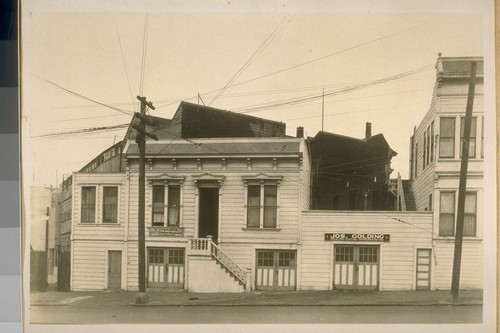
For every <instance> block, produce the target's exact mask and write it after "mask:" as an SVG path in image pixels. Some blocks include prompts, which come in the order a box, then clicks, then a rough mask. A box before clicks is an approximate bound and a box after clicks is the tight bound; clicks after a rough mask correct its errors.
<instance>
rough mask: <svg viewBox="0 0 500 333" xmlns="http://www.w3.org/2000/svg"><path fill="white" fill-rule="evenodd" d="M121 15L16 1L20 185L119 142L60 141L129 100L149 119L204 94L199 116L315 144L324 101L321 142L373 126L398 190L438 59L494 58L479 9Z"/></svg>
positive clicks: (424, 5)
mask: <svg viewBox="0 0 500 333" xmlns="http://www.w3.org/2000/svg"><path fill="white" fill-rule="evenodd" d="M125 3H126V4H127V6H126V7H125V6H124V5H123V4H122V2H118V1H114V0H106V1H101V2H95V1H89V2H86V5H85V6H84V5H82V4H73V5H70V4H69V3H68V2H61V1H55V0H52V1H43V2H42V1H39V0H30V1H23V6H24V8H23V16H22V35H21V38H22V60H21V63H22V106H21V119H22V121H21V131H22V158H23V160H22V163H23V167H22V168H23V177H24V180H25V181H28V182H29V183H31V184H33V185H46V186H50V185H52V186H56V184H58V183H60V182H61V180H62V177H63V176H64V175H69V174H71V173H72V172H75V171H78V170H79V169H80V168H82V167H83V166H84V165H85V164H86V163H87V162H89V161H90V160H91V159H93V158H94V157H95V156H97V155H98V154H99V153H100V152H101V151H103V150H104V149H106V148H108V147H110V146H111V145H113V144H114V143H115V142H117V141H118V140H121V139H122V138H123V136H124V133H125V128H123V127H120V128H111V129H108V130H105V131H94V132H92V133H90V132H86V133H78V134H75V133H73V134H61V133H67V132H74V131H77V132H78V131H80V130H83V129H89V128H96V127H115V126H118V125H122V124H127V123H129V122H130V119H131V115H132V113H133V112H134V111H137V109H138V101H137V99H136V96H137V95H143V96H146V97H147V99H148V100H150V101H151V102H152V103H153V104H154V105H155V106H156V110H154V111H153V110H150V114H151V115H154V116H158V117H165V118H170V117H172V115H173V114H174V113H175V111H176V109H177V107H178V105H179V103H180V101H182V100H185V101H190V102H194V103H197V102H198V97H197V96H198V94H200V96H201V99H202V100H203V102H204V103H205V104H206V105H210V106H213V107H216V108H221V109H226V110H231V111H234V112H241V113H246V114H250V115H253V116H257V117H262V118H267V119H272V120H276V121H281V122H284V123H286V126H287V134H288V135H295V131H296V128H297V127H298V126H303V127H304V129H305V133H306V135H309V136H314V135H315V134H316V133H317V132H318V131H320V130H321V129H322V118H321V114H322V105H323V103H322V101H323V98H322V96H323V91H324V123H323V129H324V130H325V131H328V132H332V133H337V134H342V135H347V136H351V137H356V138H363V137H364V134H365V124H366V122H371V123H372V133H373V134H378V133H382V134H383V135H384V137H385V138H386V140H387V141H388V143H389V145H390V146H391V148H392V149H393V150H395V151H396V152H397V153H398V155H397V156H396V157H394V158H393V160H392V168H393V169H394V172H393V174H392V177H396V176H397V174H398V172H399V173H401V175H402V177H403V178H407V177H408V168H409V167H408V153H409V139H410V136H411V134H412V132H413V128H414V126H416V125H418V124H419V122H420V121H421V120H422V119H423V117H424V115H425V113H426V112H427V111H428V109H429V106H430V102H431V98H432V91H433V88H434V83H435V75H436V72H435V68H434V66H435V64H436V60H437V57H438V53H439V52H441V53H442V55H443V56H449V57H451V56H485V57H487V61H489V60H488V57H489V56H490V55H491V54H490V51H489V50H490V48H491V47H492V39H491V32H490V30H491V31H492V25H491V17H490V15H489V14H488V13H490V11H491V9H490V8H489V7H488V5H489V4H490V3H489V2H488V1H458V2H457V1H453V2H452V1H442V2H440V3H439V4H438V5H436V4H434V3H433V2H430V1H417V2H415V3H413V5H411V6H410V5H406V6H405V5H403V4H402V3H403V2H401V1H400V2H396V1H379V2H377V4H376V5H374V4H370V3H369V2H363V1H359V2H357V5H353V4H345V3H344V2H341V1H333V0H332V1H319V0H313V1H308V2H303V1H302V2H300V1H286V2H280V1H268V2H263V1H253V2H251V1H236V2H234V1H204V2H200V1H187V2H186V1H184V2H179V1H169V2H161V1H155V0H148V1H144V2H133V1H128V2H125ZM139 3H140V5H139ZM408 3H409V2H408ZM119 4H120V5H119ZM490 58H491V57H490ZM224 88H225V89H224ZM464 112H465V110H464ZM47 135H48V136H47Z"/></svg>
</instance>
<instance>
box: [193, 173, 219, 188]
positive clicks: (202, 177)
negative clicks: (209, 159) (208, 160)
mask: <svg viewBox="0 0 500 333" xmlns="http://www.w3.org/2000/svg"><path fill="white" fill-rule="evenodd" d="M192 177H193V180H194V183H195V185H198V182H199V181H215V182H217V183H218V184H219V186H220V185H221V184H222V182H223V181H224V179H225V178H226V176H224V175H216V174H213V173H210V172H205V173H202V174H199V175H193V176H192Z"/></svg>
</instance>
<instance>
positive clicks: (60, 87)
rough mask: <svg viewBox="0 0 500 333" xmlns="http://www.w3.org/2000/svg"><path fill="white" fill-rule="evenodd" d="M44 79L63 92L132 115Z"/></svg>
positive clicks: (130, 112) (129, 112)
mask: <svg viewBox="0 0 500 333" xmlns="http://www.w3.org/2000/svg"><path fill="white" fill-rule="evenodd" d="M44 81H45V82H47V83H49V84H51V85H53V86H54V87H56V88H59V89H61V90H63V91H65V92H67V93H69V94H71V95H73V96H77V97H80V98H83V99H85V100H87V101H90V102H93V103H96V104H99V105H101V106H104V107H107V108H110V109H112V110H115V111H118V112H120V113H123V114H126V115H132V114H134V112H132V111H128V110H124V109H120V108H117V107H114V106H111V105H108V104H105V103H101V102H98V101H96V100H95V99H92V98H89V97H86V96H83V95H82V94H79V93H77V92H74V91H72V90H69V89H67V88H64V87H62V86H60V85H58V84H57V83H54V82H52V81H50V80H47V79H44Z"/></svg>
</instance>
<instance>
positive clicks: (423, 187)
mask: <svg viewBox="0 0 500 333" xmlns="http://www.w3.org/2000/svg"><path fill="white" fill-rule="evenodd" d="M471 61H475V62H476V63H477V73H476V84H475V95H474V108H473V115H472V128H471V140H470V147H469V162H468V174H467V189H466V191H467V192H466V197H465V223H464V240H463V251H462V267H461V276H460V287H462V288H482V280H483V273H482V272H483V235H484V232H483V220H484V217H483V209H482V207H483V202H484V195H483V174H484V164H483V163H484V121H485V119H484V118H485V117H484V111H483V110H484V109H483V91H484V88H483V80H484V71H483V58H482V57H441V56H439V57H438V60H437V63H436V84H435V87H434V93H433V96H432V100H431V105H430V108H429V111H428V112H427V114H426V115H425V116H424V118H423V120H422V122H421V123H420V124H419V125H418V126H417V127H416V128H415V131H414V134H413V136H412V137H411V155H410V156H411V160H410V178H411V183H412V190H413V194H414V197H415V203H416V206H417V210H419V211H430V212H432V214H433V229H432V231H433V233H432V235H433V238H432V246H433V248H434V251H435V257H436V258H435V263H434V275H435V281H434V285H435V288H436V289H450V286H451V272H452V266H453V251H454V240H455V239H454V235H455V224H456V215H457V201H458V185H459V176H460V163H461V162H460V158H461V149H462V137H463V128H464V120H465V109H466V104H467V95H468V87H469V77H470V64H471Z"/></svg>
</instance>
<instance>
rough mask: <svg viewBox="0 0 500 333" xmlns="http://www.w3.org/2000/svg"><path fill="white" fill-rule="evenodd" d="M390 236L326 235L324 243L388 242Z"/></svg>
mask: <svg viewBox="0 0 500 333" xmlns="http://www.w3.org/2000/svg"><path fill="white" fill-rule="evenodd" d="M390 239H391V235H390V234H345V233H326V234H325V240H326V241H369V242H389V241H390Z"/></svg>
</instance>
